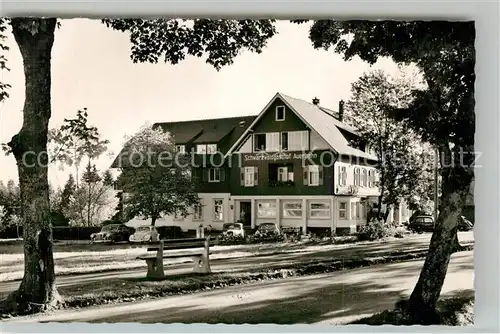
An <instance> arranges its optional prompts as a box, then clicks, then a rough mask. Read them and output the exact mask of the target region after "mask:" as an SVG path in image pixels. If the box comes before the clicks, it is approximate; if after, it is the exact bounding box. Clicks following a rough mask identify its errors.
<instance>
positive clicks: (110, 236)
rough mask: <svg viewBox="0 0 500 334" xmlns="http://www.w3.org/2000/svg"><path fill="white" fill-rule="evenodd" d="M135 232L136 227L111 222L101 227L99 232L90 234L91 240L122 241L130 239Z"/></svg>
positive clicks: (94, 241) (93, 241)
mask: <svg viewBox="0 0 500 334" xmlns="http://www.w3.org/2000/svg"><path fill="white" fill-rule="evenodd" d="M133 233H134V229H133V228H131V227H128V226H126V225H124V224H110V225H105V226H103V227H102V228H101V231H100V232H98V233H92V234H91V235H90V242H92V243H97V242H111V243H113V242H121V241H128V240H129V238H130V235H131V234H133Z"/></svg>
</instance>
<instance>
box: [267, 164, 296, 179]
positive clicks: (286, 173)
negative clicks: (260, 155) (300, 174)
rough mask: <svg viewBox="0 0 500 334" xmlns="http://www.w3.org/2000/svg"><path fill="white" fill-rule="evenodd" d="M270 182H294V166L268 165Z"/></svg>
mask: <svg viewBox="0 0 500 334" xmlns="http://www.w3.org/2000/svg"><path fill="white" fill-rule="evenodd" d="M268 175H269V182H287V181H293V165H292V164H287V165H284V164H274V163H273V164H269V165H268Z"/></svg>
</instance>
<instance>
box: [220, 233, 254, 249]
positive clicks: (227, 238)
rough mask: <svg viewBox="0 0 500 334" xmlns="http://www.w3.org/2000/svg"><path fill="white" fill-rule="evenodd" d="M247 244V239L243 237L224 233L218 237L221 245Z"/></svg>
mask: <svg viewBox="0 0 500 334" xmlns="http://www.w3.org/2000/svg"><path fill="white" fill-rule="evenodd" d="M246 243H247V239H246V238H244V237H242V236H241V235H235V234H229V233H222V234H220V235H219V236H218V237H217V244H219V245H228V246H229V245H243V244H246Z"/></svg>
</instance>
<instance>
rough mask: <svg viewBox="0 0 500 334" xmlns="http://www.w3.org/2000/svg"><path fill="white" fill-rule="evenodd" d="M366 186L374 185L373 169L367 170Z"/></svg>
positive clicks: (371, 186)
mask: <svg viewBox="0 0 500 334" xmlns="http://www.w3.org/2000/svg"><path fill="white" fill-rule="evenodd" d="M368 187H370V188H373V187H375V171H374V170H369V171H368Z"/></svg>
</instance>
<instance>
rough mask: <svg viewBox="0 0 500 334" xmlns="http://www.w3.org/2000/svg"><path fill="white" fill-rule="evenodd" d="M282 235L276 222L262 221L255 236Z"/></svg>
mask: <svg viewBox="0 0 500 334" xmlns="http://www.w3.org/2000/svg"><path fill="white" fill-rule="evenodd" d="M273 234H275V235H280V234H281V232H280V229H279V228H278V226H277V225H276V224H275V223H271V222H269V223H261V224H260V225H259V227H258V228H257V231H256V232H255V236H257V237H260V236H264V235H273Z"/></svg>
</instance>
